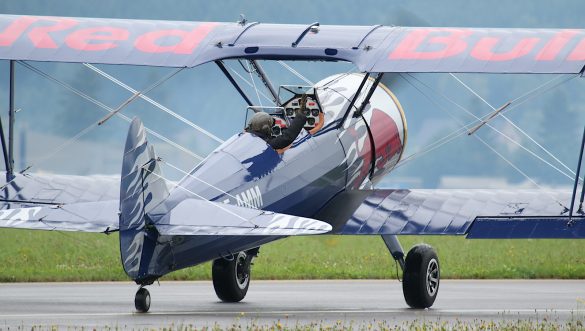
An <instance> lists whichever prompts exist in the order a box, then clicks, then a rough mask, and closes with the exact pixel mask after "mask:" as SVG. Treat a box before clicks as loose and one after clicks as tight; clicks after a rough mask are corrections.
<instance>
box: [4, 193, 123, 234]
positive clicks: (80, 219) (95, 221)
mask: <svg viewBox="0 0 585 331" xmlns="http://www.w3.org/2000/svg"><path fill="white" fill-rule="evenodd" d="M0 228H18V229H31V230H54V231H81V232H104V233H108V232H111V231H115V230H117V229H118V201H117V200H111V201H99V202H83V203H73V204H68V205H45V206H37V207H26V208H14V209H2V210H0Z"/></svg>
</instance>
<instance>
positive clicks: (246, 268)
mask: <svg viewBox="0 0 585 331" xmlns="http://www.w3.org/2000/svg"><path fill="white" fill-rule="evenodd" d="M251 262H252V255H248V254H246V252H239V253H238V254H236V255H235V256H234V257H233V258H232V259H229V260H228V259H223V258H222V259H217V260H215V261H213V267H212V269H211V275H212V278H213V288H214V289H215V294H217V297H218V298H219V299H220V300H221V301H224V302H239V301H242V299H244V297H245V296H246V293H248V288H249V287H250V269H251V267H250V265H251Z"/></svg>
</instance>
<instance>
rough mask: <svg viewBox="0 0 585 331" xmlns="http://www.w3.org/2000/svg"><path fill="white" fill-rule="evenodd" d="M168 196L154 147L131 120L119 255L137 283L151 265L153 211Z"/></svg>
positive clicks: (137, 122) (122, 186) (144, 278)
mask: <svg viewBox="0 0 585 331" xmlns="http://www.w3.org/2000/svg"><path fill="white" fill-rule="evenodd" d="M168 195H169V192H168V189H167V186H166V184H165V182H164V179H163V177H162V175H161V171H160V167H159V165H158V162H157V158H156V155H155V153H154V148H153V146H149V145H148V141H147V139H146V131H145V129H144V125H143V124H142V121H140V119H139V118H137V117H135V118H134V119H133V120H132V123H131V125H130V129H129V130H128V136H127V138H126V145H125V148H124V158H123V162H122V174H121V179H120V224H119V225H120V255H121V258H122V265H123V267H124V271H125V272H126V274H127V275H128V276H129V277H131V278H132V279H133V280H135V281H136V282H141V283H142V282H148V281H149V279H147V278H148V277H149V273H148V265H149V261H150V257H151V256H152V252H153V251H154V248H155V246H156V237H157V236H158V234H157V232H156V230H155V229H154V227H148V226H147V225H148V222H149V219H148V216H147V215H146V214H147V213H148V212H149V211H150V210H152V208H154V207H155V206H157V205H158V204H159V203H160V202H162V201H163V200H164V199H166V198H167V197H168Z"/></svg>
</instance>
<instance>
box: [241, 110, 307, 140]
mask: <svg viewBox="0 0 585 331" xmlns="http://www.w3.org/2000/svg"><path fill="white" fill-rule="evenodd" d="M306 122H307V117H306V116H305V115H304V114H303V112H301V111H298V112H297V114H296V116H295V118H294V119H293V120H292V122H291V123H290V126H289V127H288V129H287V130H284V131H283V132H282V135H280V136H278V137H272V127H273V126H274V118H273V117H272V116H270V115H269V114H267V113H264V112H258V113H256V114H254V116H252V118H251V119H250V123H249V124H248V127H247V128H246V131H247V132H250V133H253V134H255V135H257V136H258V137H260V138H262V139H264V140H265V141H266V142H267V143H268V145H270V146H271V147H272V148H274V149H281V148H285V147H287V146H288V145H290V144H292V142H293V141H294V140H295V139H296V138H297V136H298V135H299V133H300V132H301V130H302V129H303V127H304V126H305V123H306Z"/></svg>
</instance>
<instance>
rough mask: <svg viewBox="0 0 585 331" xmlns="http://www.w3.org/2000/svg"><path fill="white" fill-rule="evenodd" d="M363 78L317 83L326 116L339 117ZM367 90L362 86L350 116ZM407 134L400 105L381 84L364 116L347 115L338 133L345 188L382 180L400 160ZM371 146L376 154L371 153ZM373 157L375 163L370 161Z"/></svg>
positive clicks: (332, 79)
mask: <svg viewBox="0 0 585 331" xmlns="http://www.w3.org/2000/svg"><path fill="white" fill-rule="evenodd" d="M363 77H364V76H363V75H362V74H351V75H338V76H333V77H329V78H327V79H324V80H323V81H321V82H319V83H317V84H316V88H317V91H319V98H320V100H321V106H322V107H323V110H324V112H325V114H326V118H339V117H340V116H341V115H342V114H343V112H344V111H345V109H347V106H348V104H349V102H350V100H351V99H352V98H353V95H354V93H355V92H356V91H357V89H358V87H359V85H360V83H361V81H362V80H363ZM372 82H373V79H372ZM367 86H368V85H367V84H366V87H367ZM366 93H367V89H366V88H365V89H364V90H363V91H362V94H361V95H360V97H359V98H358V99H357V102H356V103H355V105H354V109H353V110H352V112H351V113H350V114H351V115H353V111H354V110H355V109H356V108H357V107H359V106H360V105H361V103H362V101H363V99H364V98H365V95H366ZM368 128H369V130H368ZM372 137H373V143H372V139H371V138H372ZM406 137H407V129H406V118H405V116H404V111H403V110H402V106H401V105H400V102H399V101H398V99H397V98H396V96H394V94H393V93H392V92H391V91H390V89H388V87H386V86H384V85H383V84H382V83H380V84H379V85H378V87H377V88H376V90H375V91H374V94H373V95H372V97H371V99H370V102H369V104H368V106H366V108H365V110H364V112H363V116H360V117H357V118H352V117H349V118H348V119H347V120H346V122H345V123H344V130H343V131H341V132H340V141H341V143H342V144H343V147H344V150H345V153H346V162H347V167H348V180H347V187H348V188H354V189H356V188H362V187H366V186H367V185H368V183H369V182H370V181H371V183H373V184H375V183H376V182H378V181H379V180H381V179H382V177H383V176H384V175H385V174H387V173H388V172H390V171H391V170H392V169H393V168H394V166H396V164H397V163H398V161H400V158H401V157H402V152H403V151H404V146H405V144H406ZM372 147H374V150H375V153H372ZM373 157H375V162H372V158H373ZM370 173H371V174H372V176H371V178H370ZM368 179H370V181H368Z"/></svg>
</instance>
